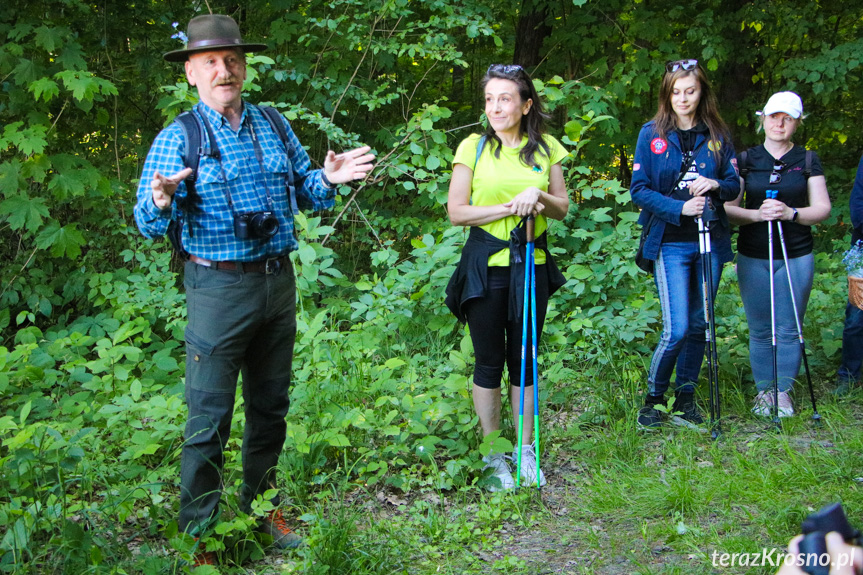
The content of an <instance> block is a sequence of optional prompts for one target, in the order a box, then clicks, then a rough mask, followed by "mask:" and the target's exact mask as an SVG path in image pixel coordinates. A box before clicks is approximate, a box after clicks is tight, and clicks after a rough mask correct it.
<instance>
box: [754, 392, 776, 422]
mask: <svg viewBox="0 0 863 575" xmlns="http://www.w3.org/2000/svg"><path fill="white" fill-rule="evenodd" d="M752 413H754V414H755V415H760V416H761V417H770V416H772V415H773V390H764V391H759V392H758V395H756V396H755V407H753V408H752Z"/></svg>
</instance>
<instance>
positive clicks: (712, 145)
mask: <svg viewBox="0 0 863 575" xmlns="http://www.w3.org/2000/svg"><path fill="white" fill-rule="evenodd" d="M707 149H708V150H710V151H711V152H718V151H719V150H721V149H722V142H720V141H719V140H710V141H709V142H707Z"/></svg>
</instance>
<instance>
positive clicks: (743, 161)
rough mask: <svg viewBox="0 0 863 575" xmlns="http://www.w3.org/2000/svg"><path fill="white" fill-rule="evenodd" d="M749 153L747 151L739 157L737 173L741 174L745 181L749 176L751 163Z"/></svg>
mask: <svg viewBox="0 0 863 575" xmlns="http://www.w3.org/2000/svg"><path fill="white" fill-rule="evenodd" d="M748 157H749V152H747V151H746V150H744V151H742V152H740V155H739V156H737V172H738V173H739V174H740V177H741V178H743V179H744V180H745V179H746V176H748V175H749V162H748Z"/></svg>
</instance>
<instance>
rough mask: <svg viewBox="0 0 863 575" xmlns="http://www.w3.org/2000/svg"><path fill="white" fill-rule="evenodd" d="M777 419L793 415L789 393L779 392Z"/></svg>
mask: <svg viewBox="0 0 863 575" xmlns="http://www.w3.org/2000/svg"><path fill="white" fill-rule="evenodd" d="M778 399H779V417H791V416H792V415H794V405H793V404H792V403H791V392H790V391H780V392H779V398H778Z"/></svg>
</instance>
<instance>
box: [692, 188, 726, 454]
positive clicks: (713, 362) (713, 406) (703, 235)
mask: <svg viewBox="0 0 863 575" xmlns="http://www.w3.org/2000/svg"><path fill="white" fill-rule="evenodd" d="M709 202H710V198H707V200H706V201H705V203H704V205H705V211H706V210H711V211H712V207H708V206H709ZM696 222H698V251H699V253H700V254H701V289H702V291H703V292H704V319H705V320H706V321H707V329H706V330H705V333H704V339H705V340H706V343H707V347H706V349H705V352H706V354H707V395H708V401H709V402H710V430H711V432H710V434H711V437H713V439H717V438H718V437H719V436H720V435H722V424H721V423H720V417H721V410H720V401H719V369H718V367H719V357H718V354H717V351H716V320H715V316H714V309H713V255H712V250H711V247H710V223H709V221H708V222H705V221H704V217H702V216H699V217H697V218H696Z"/></svg>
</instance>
